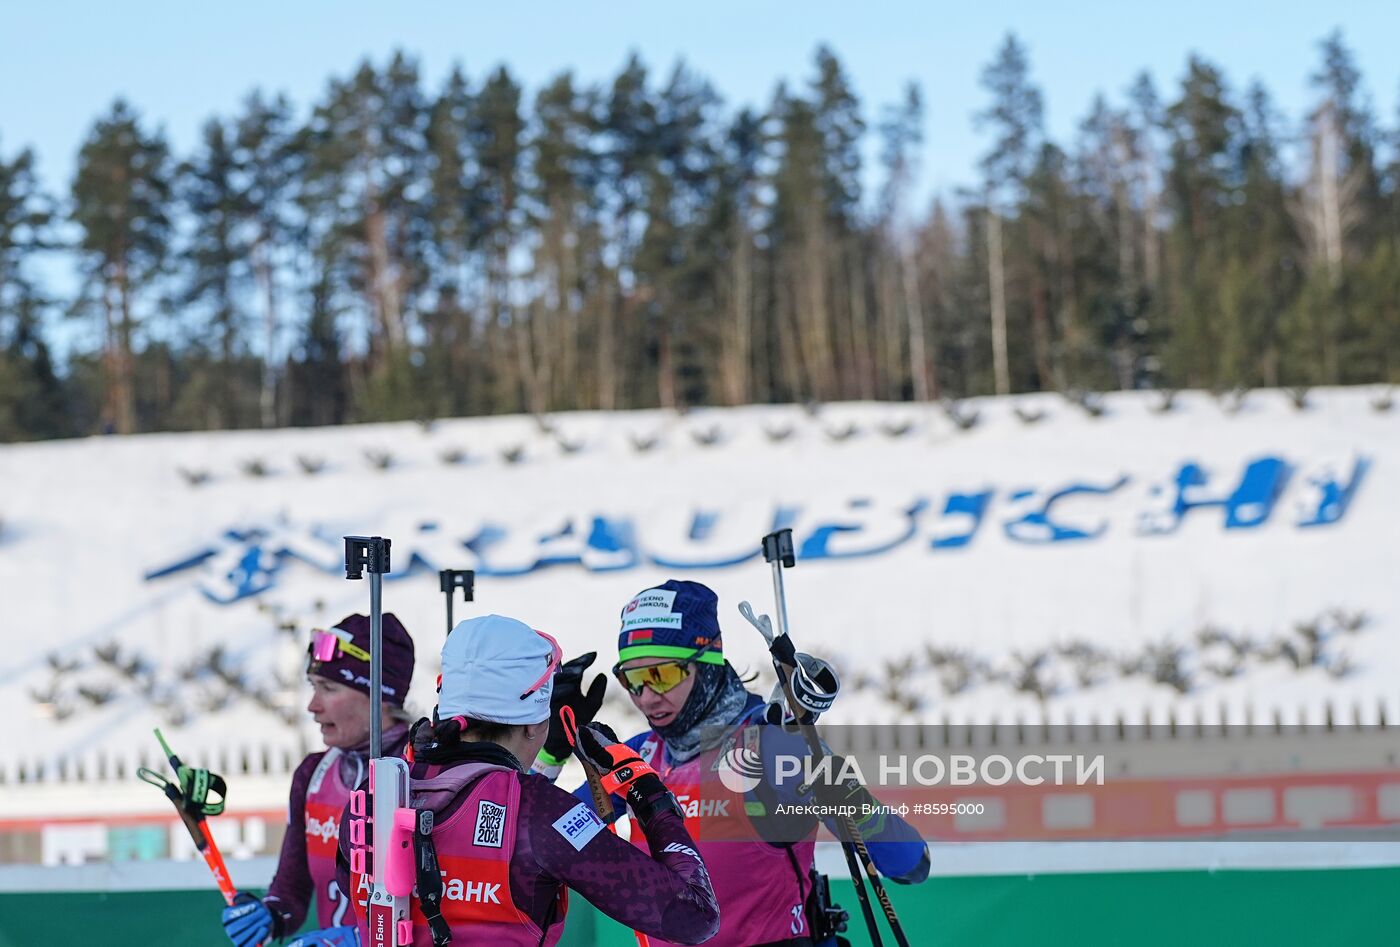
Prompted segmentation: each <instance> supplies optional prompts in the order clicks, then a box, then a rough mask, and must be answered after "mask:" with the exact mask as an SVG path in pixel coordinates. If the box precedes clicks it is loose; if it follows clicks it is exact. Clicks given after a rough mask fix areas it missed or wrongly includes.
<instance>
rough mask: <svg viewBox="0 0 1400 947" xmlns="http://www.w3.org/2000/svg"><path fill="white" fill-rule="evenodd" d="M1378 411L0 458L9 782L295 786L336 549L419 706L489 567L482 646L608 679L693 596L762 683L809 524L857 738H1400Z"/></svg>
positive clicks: (1397, 429) (1288, 408) (680, 428)
mask: <svg viewBox="0 0 1400 947" xmlns="http://www.w3.org/2000/svg"><path fill="white" fill-rule="evenodd" d="M1382 399H1383V396H1382V393H1380V392H1378V391H1377V390H1374V389H1345V390H1336V389H1334V390H1318V391H1314V392H1312V393H1310V394H1309V395H1308V404H1307V406H1306V407H1305V408H1303V409H1301V410H1300V409H1298V408H1297V407H1296V406H1295V405H1294V403H1293V402H1292V401H1291V400H1290V397H1289V396H1288V395H1286V394H1285V393H1284V392H1278V391H1258V392H1253V393H1250V394H1249V396H1248V397H1247V398H1245V399H1243V403H1242V404H1240V403H1237V402H1236V401H1235V400H1234V399H1232V398H1230V397H1226V398H1224V399H1217V398H1214V397H1212V396H1211V395H1209V394H1205V393H1193V392H1186V393H1182V394H1181V395H1180V396H1179V397H1177V398H1176V399H1175V402H1174V404H1172V405H1171V407H1170V410H1162V407H1163V405H1162V404H1161V400H1162V399H1161V396H1159V395H1157V394H1155V393H1125V394H1114V395H1109V396H1107V397H1106V398H1105V399H1104V400H1103V401H1102V403H1101V404H1100V403H1096V402H1089V404H1088V406H1087V408H1086V406H1084V405H1076V404H1072V403H1070V402H1068V401H1066V400H1064V399H1062V398H1059V397H1056V396H1048V395H1046V396H1033V397H1023V398H1016V399H999V400H997V399H987V400H976V401H969V402H963V403H962V404H960V405H958V406H957V407H956V409H955V410H952V411H949V410H947V409H945V408H942V407H937V406H934V407H920V408H916V407H912V406H909V405H888V404H841V405H830V406H826V407H824V408H822V409H821V410H820V411H816V412H808V411H804V410H803V409H802V408H799V407H750V408H739V409H729V410H701V411H695V412H692V413H690V414H688V415H686V416H683V417H682V416H676V415H674V414H670V413H663V412H632V413H616V414H606V415H605V414H595V413H585V414H561V415H555V416H553V417H551V418H550V419H547V420H545V419H540V420H536V419H532V418H529V417H510V418H487V419H471V420H452V421H440V422H437V423H434V424H432V425H430V426H424V425H420V424H414V423H404V424H389V425H366V426H357V427H344V428H335V429H318V430H283V431H272V432H238V433H222V434H180V435H173V434H172V435H150V436H140V437H128V438H102V439H89V440H82V441H69V442H56V443H42V444H33V445H18V446H4V447H0V481H3V483H4V485H5V490H4V492H3V494H0V518H2V519H3V527H0V581H3V588H4V589H5V602H6V606H5V609H4V611H5V616H6V622H5V631H4V635H5V638H4V642H5V645H4V649H3V653H0V714H3V719H5V720H6V721H8V722H9V723H10V726H8V727H7V728H6V730H5V734H4V736H3V737H0V779H4V780H5V781H6V782H13V781H14V780H16V779H17V778H19V777H20V775H21V774H23V775H24V776H25V778H27V779H33V778H34V776H35V775H36V767H37V766H39V765H41V764H43V763H45V762H50V763H51V762H52V761H55V760H59V759H67V760H68V765H69V766H76V765H78V764H80V763H81V765H82V766H84V767H85V768H87V769H88V770H90V771H94V772H99V771H100V772H110V771H111V770H112V769H113V768H114V766H115V762H114V761H115V760H117V759H124V760H127V761H130V760H131V759H132V754H134V753H137V752H139V751H142V750H146V751H151V750H154V741H153V740H152V739H151V736H150V728H151V727H152V726H154V725H157V724H162V725H165V726H166V729H167V733H168V735H170V736H171V738H172V740H173V741H175V742H176V745H177V747H178V746H181V745H183V746H187V747H191V748H194V747H198V748H201V749H202V750H206V751H207V750H209V749H210V748H217V749H221V750H222V751H223V752H224V753H225V754H226V757H225V758H226V759H228V758H231V759H233V760H235V761H237V760H238V759H239V758H240V756H241V755H247V756H249V757H250V758H252V759H254V760H257V759H260V758H261V757H262V755H264V754H268V755H270V756H272V757H278V756H280V755H285V756H287V757H288V758H290V759H293V760H294V759H296V758H299V756H300V754H301V753H302V752H303V751H304V747H306V746H309V745H311V741H312V738H311V736H310V733H309V731H307V730H306V729H305V722H304V720H303V718H304V716H305V715H304V714H302V713H301V712H300V709H301V707H302V706H303V704H304V703H305V700H306V696H307V695H306V689H305V687H304V685H303V684H302V682H301V678H300V675H301V667H302V662H303V660H304V649H305V646H306V640H307V630H308V629H309V628H311V627H314V626H317V625H325V624H328V623H332V622H334V621H335V620H337V619H338V618H340V617H341V616H342V615H344V614H345V613H347V612H349V611H355V610H359V611H366V610H367V602H368V587H367V585H366V583H363V582H349V581H346V580H345V578H344V575H343V572H342V571H339V563H340V557H341V543H340V538H339V537H340V536H341V535H343V534H345V533H366V534H378V535H384V536H388V537H390V538H391V539H392V540H393V542H394V547H393V560H394V569H395V576H394V577H393V578H392V580H391V581H390V582H388V583H387V584H386V587H385V606H386V608H387V609H389V610H392V611H394V612H396V613H397V614H398V615H399V616H400V617H401V618H402V619H403V620H404V621H405V623H406V624H407V626H408V627H409V629H410V630H411V631H412V632H413V634H414V635H415V637H416V639H417V641H418V643H419V654H420V662H419V668H418V674H417V677H416V682H415V687H414V690H413V694H412V698H411V702H413V703H415V704H416V705H417V707H418V708H419V709H425V708H426V707H428V706H429V705H430V704H431V696H432V682H433V678H434V675H435V673H436V670H437V667H436V664H437V658H436V651H437V648H438V646H439V645H440V643H441V640H442V636H443V633H444V616H443V602H442V596H441V595H440V594H439V593H438V591H437V579H436V576H435V575H434V574H433V573H434V572H435V571H436V570H437V569H438V568H446V567H452V568H474V569H477V570H478V584H477V602H476V603H474V604H471V605H464V604H462V603H461V602H460V600H459V601H458V602H457V604H456V614H457V616H458V617H459V618H461V617H465V616H467V615H470V614H475V613H478V612H481V611H495V612H501V613H505V614H511V615H516V616H519V617H521V618H522V619H525V620H527V621H529V622H531V623H533V624H534V625H535V626H537V627H539V628H542V629H545V630H549V631H551V632H552V633H554V634H556V635H557V636H558V637H559V638H560V640H561V642H563V643H564V645H565V649H566V652H568V653H569V654H574V653H577V652H580V651H583V650H588V649H596V650H597V651H599V652H600V658H599V661H598V664H597V667H598V668H600V669H603V670H606V668H607V666H608V665H610V664H611V662H612V660H613V656H614V654H615V640H616V639H615V632H616V627H617V620H616V617H617V612H618V609H619V608H620V607H621V606H622V605H623V604H624V603H625V602H626V601H627V599H628V598H629V597H630V596H631V595H632V594H633V593H634V592H636V591H637V590H638V589H641V588H643V587H646V586H647V585H650V584H654V583H656V582H660V581H662V580H664V579H665V578H667V577H669V576H677V577H684V578H694V579H698V580H701V581H704V582H707V583H709V584H711V585H713V586H714V588H715V589H716V590H717V591H718V592H719V594H720V598H721V608H722V612H721V620H722V622H724V623H725V628H726V634H725V652H726V654H727V655H728V656H729V657H730V659H731V661H733V662H734V664H735V665H736V666H737V667H739V668H740V669H741V670H742V669H748V670H763V669H765V668H766V667H767V661H766V655H765V654H764V653H763V651H762V648H761V640H760V639H759V637H758V635H757V634H756V633H755V632H754V631H753V630H752V629H751V628H750V627H749V626H747V624H745V623H744V622H743V620H742V619H740V618H739V616H738V613H737V611H736V606H737V605H738V603H739V601H740V600H742V599H745V598H747V599H749V600H751V601H752V602H753V603H754V605H755V606H756V607H757V608H758V610H760V611H768V610H771V607H772V604H771V602H772V597H771V596H772V593H771V584H770V579H769V571H768V567H767V566H766V565H765V564H764V563H763V561H762V559H761V558H759V557H758V556H757V555H756V550H757V545H758V540H759V538H760V536H761V535H762V534H763V533H765V532H767V531H769V530H770V529H772V528H774V526H775V525H791V526H793V527H794V529H795V535H796V539H797V543H798V548H799V556H800V561H799V565H798V568H797V569H796V570H795V571H794V572H792V573H791V574H790V575H789V579H788V589H789V595H790V603H791V618H792V622H793V629H794V637H796V638H798V639H799V646H801V647H803V648H804V649H806V650H810V651H813V652H816V653H818V654H821V655H823V656H826V657H829V658H831V659H832V660H834V662H835V663H837V664H838V666H839V667H840V668H841V670H842V671H843V673H844V675H845V680H846V684H847V690H846V693H845V694H844V695H843V697H842V698H841V700H840V702H839V703H838V706H837V708H836V710H835V711H834V712H833V714H832V717H831V719H832V720H833V721H838V720H839V721H845V722H867V721H874V720H887V719H922V720H938V719H942V718H943V717H944V716H945V715H946V716H948V717H950V718H952V719H954V720H968V721H982V720H993V719H1001V720H1010V719H1013V718H1014V717H1016V716H1021V717H1024V718H1026V719H1028V720H1029V719H1035V718H1037V717H1039V716H1040V715H1041V714H1042V713H1044V714H1048V715H1049V716H1050V717H1051V718H1054V719H1063V718H1064V717H1065V716H1066V715H1072V716H1073V717H1074V718H1075V719H1078V720H1084V719H1088V718H1089V717H1091V716H1093V715H1098V716H1100V717H1102V718H1111V717H1113V716H1114V715H1116V714H1119V713H1121V714H1123V715H1125V716H1126V717H1128V718H1129V719H1130V720H1137V719H1141V718H1142V717H1143V715H1144V714H1152V715H1158V716H1161V715H1165V714H1166V713H1167V711H1168V708H1171V707H1176V708H1177V709H1178V711H1179V712H1181V713H1185V714H1187V715H1193V716H1194V715H1197V714H1199V715H1202V716H1204V717H1206V718H1207V719H1218V718H1219V717H1220V716H1221V715H1222V714H1223V715H1225V716H1228V717H1231V718H1239V717H1242V716H1243V715H1244V714H1245V713H1246V709H1247V708H1253V709H1254V710H1255V711H1258V712H1261V713H1262V712H1265V711H1267V712H1270V713H1272V712H1273V710H1275V709H1277V710H1279V711H1280V712H1282V713H1283V715H1284V717H1285V719H1289V720H1293V719H1299V718H1300V717H1305V718H1307V719H1311V720H1320V719H1321V717H1322V714H1323V713H1324V707H1325V705H1326V704H1327V703H1328V702H1329V701H1332V702H1334V703H1336V704H1337V705H1338V706H1342V707H1345V708H1348V709H1347V713H1348V714H1349V713H1350V712H1351V711H1350V708H1352V707H1353V706H1354V705H1359V706H1360V707H1361V712H1362V715H1363V717H1373V716H1375V715H1376V714H1378V713H1379V712H1380V706H1381V702H1382V701H1383V700H1389V701H1391V702H1392V703H1391V705H1390V709H1389V711H1388V713H1387V716H1388V717H1389V718H1390V719H1392V720H1393V719H1395V718H1396V717H1397V716H1400V704H1397V703H1396V701H1397V699H1400V691H1397V689H1396V688H1395V686H1394V682H1395V680H1396V676H1395V675H1396V673H1397V671H1400V647H1397V644H1396V641H1395V636H1396V634H1397V632H1400V626H1397V614H1398V613H1400V607H1398V606H1400V591H1397V583H1396V581H1395V566H1396V564H1397V562H1400V558H1397V556H1396V555H1395V553H1394V552H1393V547H1394V543H1395V541H1396V537H1397V535H1400V529H1397V527H1400V481H1397V479H1396V477H1395V475H1394V471H1395V470H1396V469H1400V436H1398V435H1400V410H1394V411H1392V410H1389V409H1388V405H1387V404H1386V403H1385V402H1384V401H1383V400H1382ZM1100 408H1101V409H1102V411H1101V413H1096V412H1099V409H1100ZM1041 652H1044V654H1043V655H1042V654H1040V653H1041ZM764 686H766V684H765V685H764ZM614 690H616V689H614ZM612 696H613V699H614V701H615V702H614V703H613V705H612V707H611V708H610V711H609V712H610V713H611V716H612V717H613V718H614V719H616V720H617V721H618V723H619V725H620V726H619V729H630V728H632V727H633V725H635V724H636V723H637V722H638V720H639V718H636V717H635V716H634V715H633V712H632V711H631V709H630V706H628V705H627V704H626V703H625V702H623V701H621V700H619V699H617V695H616V694H613V695H612ZM279 714H284V715H286V716H287V717H288V718H289V719H292V720H295V721H296V725H295V726H288V725H286V724H284V723H283V722H282V718H281V717H280V716H279ZM303 741H307V742H305V743H304V742H303ZM187 752H188V753H189V755H191V756H198V755H199V754H198V753H197V752H195V751H193V750H190V751H187ZM128 765H129V762H128ZM234 765H236V762H235V764H234ZM252 768H254V769H257V768H259V767H258V766H257V764H256V762H255V763H254V765H253V767H252Z"/></svg>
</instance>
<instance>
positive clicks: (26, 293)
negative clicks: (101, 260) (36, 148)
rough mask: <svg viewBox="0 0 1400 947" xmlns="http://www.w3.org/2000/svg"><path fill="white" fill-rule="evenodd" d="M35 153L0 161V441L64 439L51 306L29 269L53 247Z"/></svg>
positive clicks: (65, 425) (50, 218)
mask: <svg viewBox="0 0 1400 947" xmlns="http://www.w3.org/2000/svg"><path fill="white" fill-rule="evenodd" d="M34 163H35V162H34V153H33V152H32V151H30V150H28V149H25V150H23V151H21V152H19V154H17V155H15V157H14V158H12V159H10V160H9V161H6V160H5V159H4V157H3V156H0V441H14V440H24V439H28V438H34V437H59V436H62V435H64V434H66V433H68V422H67V419H66V418H65V417H64V404H63V400H64V394H65V393H64V391H63V386H62V383H61V382H60V381H59V379H58V377H57V374H56V372H55V369H54V365H53V359H52V358H51V356H50V354H49V349H48V345H47V343H46V342H45V340H44V336H43V327H44V322H45V320H46V318H47V316H48V314H49V310H50V308H51V300H50V299H49V298H48V297H47V296H46V295H45V294H44V293H43V291H42V290H41V289H40V287H39V285H38V284H37V283H36V281H35V279H34V277H33V276H32V275H31V272H30V270H31V265H30V264H31V263H32V262H33V261H34V259H35V257H36V256H37V255H38V254H39V253H40V252H42V251H44V250H47V249H49V248H51V247H53V246H54V235H53V232H52V226H53V223H54V211H53V206H52V201H51V200H50V199H49V198H48V197H47V196H46V195H45V194H44V193H43V192H42V191H41V190H40V187H39V181H38V177H37V175H36V173H35V170H34Z"/></svg>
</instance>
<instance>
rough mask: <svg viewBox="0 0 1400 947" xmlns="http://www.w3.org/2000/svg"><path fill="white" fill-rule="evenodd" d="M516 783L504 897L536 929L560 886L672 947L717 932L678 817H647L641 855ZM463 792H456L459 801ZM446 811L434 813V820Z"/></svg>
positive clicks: (565, 800) (551, 795)
mask: <svg viewBox="0 0 1400 947" xmlns="http://www.w3.org/2000/svg"><path fill="white" fill-rule="evenodd" d="M451 765H460V764H451ZM433 769H434V770H435V771H436V770H437V767H434V768H433ZM517 778H518V779H519V780H520V813H519V816H518V817H517V820H516V826H517V828H516V839H515V856H514V858H513V859H512V860H511V864H510V896H511V900H512V901H513V902H514V904H515V906H516V907H517V908H519V909H520V910H521V911H522V912H524V913H525V914H527V915H528V916H529V917H530V918H531V919H532V920H533V921H534V922H535V923H536V924H537V925H540V926H541V927H542V926H543V925H544V924H545V922H546V920H547V919H548V917H549V913H550V908H551V906H552V905H553V904H554V903H555V899H556V894H557V891H558V886H559V885H561V884H563V885H567V886H568V887H570V888H572V889H573V890H574V891H577V892H578V893H579V894H580V895H582V896H583V897H584V898H586V899H587V900H588V902H589V903H590V904H592V905H593V906H594V907H595V908H597V909H598V910H600V911H602V912H603V913H604V914H606V915H608V916H609V917H611V918H612V919H613V920H615V921H618V922H619V923H621V924H624V925H626V926H628V927H631V928H632V929H633V930H637V931H640V932H642V933H644V934H649V935H651V936H654V937H660V938H664V939H665V940H668V941H671V942H673V943H678V944H700V943H703V942H704V941H706V940H709V939H710V938H711V937H713V936H714V934H715V932H716V931H718V930H719V904H718V903H717V902H716V901H715V894H714V890H713V888H711V886H710V878H709V875H708V873H707V872H706V871H705V866H704V863H703V862H701V861H700V858H699V856H698V855H697V854H696V852H695V844H694V842H693V841H692V840H691V838H690V834H689V833H688V832H686V829H685V822H684V820H683V819H682V818H681V817H680V816H678V815H676V814H675V813H674V812H669V811H668V812H661V813H658V814H657V815H656V816H655V817H654V818H653V819H652V821H651V824H650V825H648V826H647V841H648V842H649V845H650V849H651V854H650V855H648V854H647V853H646V852H644V851H642V850H641V849H639V848H636V847H634V846H633V845H631V844H629V843H628V842H626V841H624V840H623V839H621V838H619V837H618V836H617V835H614V834H613V833H612V832H610V831H608V830H607V829H603V828H601V827H598V828H597V830H596V831H593V830H590V831H588V832H585V833H582V834H581V833H580V831H579V828H578V826H579V823H580V818H579V817H580V816H582V817H584V818H585V819H592V816H591V810H590V809H589V808H588V807H587V806H585V805H583V804H581V803H580V802H579V800H578V799H576V798H574V796H572V795H571V794H570V793H567V792H565V791H564V790H562V789H560V788H559V787H557V786H555V785H554V784H553V783H551V782H550V781H549V780H548V779H546V778H545V777H543V776H539V775H535V774H528V775H527V774H523V773H522V774H519V776H518V777H517ZM467 794H468V793H467V791H463V792H462V793H461V794H460V795H459V796H458V800H459V801H460V800H461V799H464V798H465V797H466V795H467ZM453 808H454V806H453V805H449V806H447V807H445V808H444V809H443V810H442V811H441V812H436V813H435V814H436V815H437V817H438V821H442V820H445V819H446V817H447V816H448V815H449V814H450V813H451V812H452V811H453ZM595 821H596V820H595ZM343 825H344V823H343V822H342V826H343ZM339 844H340V856H341V857H340V858H339V859H337V868H338V872H337V877H338V878H339V881H340V885H341V887H342V889H343V890H348V888H349V885H350V872H349V857H350V856H349V851H350V843H349V832H348V831H342V832H341V833H340V843H339Z"/></svg>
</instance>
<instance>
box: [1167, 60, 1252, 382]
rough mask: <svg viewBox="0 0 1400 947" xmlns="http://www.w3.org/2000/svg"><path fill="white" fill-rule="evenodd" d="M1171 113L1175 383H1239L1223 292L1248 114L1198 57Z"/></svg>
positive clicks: (1170, 365)
mask: <svg viewBox="0 0 1400 947" xmlns="http://www.w3.org/2000/svg"><path fill="white" fill-rule="evenodd" d="M1167 116H1168V122H1169V134H1170V140H1171V146H1170V157H1169V166H1168V170H1167V175H1166V181H1167V202H1168V207H1169V209H1170V212H1171V215H1172V223H1171V230H1170V238H1169V242H1168V280H1169V285H1168V286H1167V292H1168V296H1169V306H1170V308H1171V314H1170V319H1169V331H1170V333H1171V335H1170V340H1169V344H1168V347H1167V351H1166V366H1167V373H1168V377H1169V379H1170V380H1171V381H1172V383H1174V384H1178V385H1186V386H1190V387H1197V388H1215V387H1220V386H1224V385H1225V384H1227V382H1233V381H1234V379H1228V378H1227V377H1226V376H1225V375H1224V374H1223V373H1222V367H1221V365H1220V362H1219V353H1220V351H1221V335H1222V333H1221V326H1220V322H1219V318H1218V312H1219V298H1218V287H1219V285H1220V284H1221V280H1222V272H1223V270H1224V269H1225V267H1226V266H1227V264H1228V261H1229V259H1230V256H1229V245H1228V240H1227V237H1228V230H1227V212H1228V209H1229V208H1230V207H1232V206H1233V205H1234V203H1235V201H1236V199H1237V196H1238V188H1239V186H1240V183H1241V164H1240V153H1241V140H1240V139H1241V131H1242V117H1241V115H1240V112H1239V109H1238V108H1236V107H1235V105H1234V104H1233V103H1232V102H1231V101H1230V99H1229V93H1228V90H1227V89H1226V86H1225V80H1224V77H1223V75H1222V74H1221V72H1220V70H1219V69H1217V68H1216V67H1215V66H1213V65H1211V64H1210V63H1208V62H1205V61H1204V60H1202V59H1200V58H1198V57H1194V56H1193V57H1192V58H1191V60H1190V63H1189V64H1188V66H1187V74H1186V77H1185V79H1184V80H1183V82H1182V87H1181V96H1180V98H1179V99H1178V100H1177V101H1176V102H1174V103H1173V104H1172V105H1171V106H1169V107H1168V109H1167Z"/></svg>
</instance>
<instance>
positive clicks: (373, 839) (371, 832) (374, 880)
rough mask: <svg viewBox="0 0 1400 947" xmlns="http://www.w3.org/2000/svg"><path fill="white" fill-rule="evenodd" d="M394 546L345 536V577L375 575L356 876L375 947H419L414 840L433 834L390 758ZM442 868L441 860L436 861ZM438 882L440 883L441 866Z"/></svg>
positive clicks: (353, 844) (440, 925) (353, 838)
mask: <svg viewBox="0 0 1400 947" xmlns="http://www.w3.org/2000/svg"><path fill="white" fill-rule="evenodd" d="M389 547H390V540H388V539H385V538H383V537H382V536H346V537H345V578H347V579H362V578H364V574H365V573H366V572H368V573H369V692H370V698H369V699H370V712H369V753H370V760H369V784H368V788H367V789H356V790H355V791H353V792H352V793H351V794H350V804H349V811H350V816H351V819H350V822H349V830H350V871H351V874H352V875H358V876H359V877H360V878H361V879H363V880H364V882H365V883H367V884H368V886H369V898H368V901H367V904H366V908H365V915H364V917H363V922H364V923H365V924H366V925H367V926H368V928H369V938H368V947H393V945H396V944H410V943H412V942H413V916H412V914H411V908H412V904H411V901H412V895H413V886H414V883H415V880H416V876H415V864H414V852H415V848H414V840H415V835H416V834H418V833H420V832H421V833H422V834H424V835H429V836H430V835H431V834H432V828H433V818H432V812H431V811H428V810H424V811H422V812H417V811H415V810H414V809H412V808H410V807H409V804H408V803H409V774H408V764H407V763H406V762H404V761H403V760H402V759H398V758H396V757H386V756H384V755H383V753H384V734H383V729H384V720H383V718H384V683H383V682H384V605H383V600H382V593H383V581H384V576H385V575H387V574H388V573H389V571H390V565H389ZM434 862H435V860H434ZM432 875H433V877H436V876H437V871H436V864H435V863H434V864H433V865H432ZM421 900H422V901H423V904H424V909H425V910H427V908H428V906H429V902H430V900H431V899H430V898H429V896H428V895H427V894H426V893H424V894H423V895H422V896H421ZM429 925H430V926H431V927H432V929H433V942H434V943H446V942H447V941H448V940H450V939H451V935H450V933H447V932H446V931H445V927H446V923H445V922H444V921H443V920H442V915H441V912H440V911H439V912H438V913H437V915H436V916H435V917H433V918H430V920H429Z"/></svg>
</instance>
